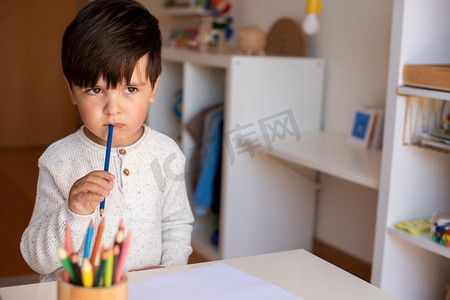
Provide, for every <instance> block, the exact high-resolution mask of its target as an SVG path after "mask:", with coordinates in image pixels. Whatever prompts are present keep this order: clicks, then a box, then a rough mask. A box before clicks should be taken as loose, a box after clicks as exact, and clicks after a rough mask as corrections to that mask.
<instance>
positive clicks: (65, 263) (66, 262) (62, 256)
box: [57, 246, 76, 282]
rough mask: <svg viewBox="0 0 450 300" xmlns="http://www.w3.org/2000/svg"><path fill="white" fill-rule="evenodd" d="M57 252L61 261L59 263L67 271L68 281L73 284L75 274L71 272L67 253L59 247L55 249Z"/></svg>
mask: <svg viewBox="0 0 450 300" xmlns="http://www.w3.org/2000/svg"><path fill="white" fill-rule="evenodd" d="M57 251H58V257H59V259H60V260H61V263H62V265H63V267H64V269H65V270H66V271H67V273H69V278H70V281H72V282H75V281H76V278H75V273H74V272H73V267H72V263H71V261H70V259H69V256H68V255H67V251H66V250H65V249H64V248H62V247H59V246H58V248H57Z"/></svg>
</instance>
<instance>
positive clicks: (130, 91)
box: [125, 86, 138, 94]
mask: <svg viewBox="0 0 450 300" xmlns="http://www.w3.org/2000/svg"><path fill="white" fill-rule="evenodd" d="M137 90H138V89H137V88H135V87H132V86H129V87H127V88H126V89H125V93H127V94H133V93H136V92H137Z"/></svg>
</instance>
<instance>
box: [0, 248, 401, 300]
mask: <svg viewBox="0 0 450 300" xmlns="http://www.w3.org/2000/svg"><path fill="white" fill-rule="evenodd" d="M222 262H224V263H226V264H228V265H230V266H232V267H235V268H237V269H239V270H241V271H243V272H246V273H248V274H250V275H253V276H255V277H257V278H259V279H261V280H264V281H266V282H270V283H272V284H275V285H277V286H279V287H281V288H283V289H285V290H287V291H289V292H291V293H293V294H295V295H298V296H300V297H303V298H305V299H308V300H313V299H346V300H351V299H355V300H361V299H377V300H384V299H395V298H394V297H393V296H391V295H389V294H387V293H386V292H384V291H382V290H380V289H379V288H377V287H375V286H373V285H371V284H369V283H367V282H365V281H363V280H361V279H359V278H357V277H355V276H353V275H352V274H350V273H347V272H345V271H344V270H342V269H339V268H338V267H336V266H334V265H332V264H330V263H328V262H326V261H324V260H322V259H321V258H319V257H317V256H315V255H313V254H311V253H309V252H307V251H305V250H293V251H286V252H278V253H271V254H263V255H257V256H249V257H242V258H235V259H227V260H222ZM211 263H214V262H208V263H201V264H192V265H186V266H178V267H171V268H165V269H154V270H146V271H139V272H133V273H128V277H129V279H130V281H138V280H142V279H145V278H149V277H154V276H158V275H161V274H168V273H173V272H177V271H181V270H187V269H191V268H196V267H198V266H203V265H205V264H211ZM0 296H1V299H2V300H10V299H42V300H44V299H45V300H53V299H56V282H47V283H37V284H29V285H22V286H13V287H6V288H0Z"/></svg>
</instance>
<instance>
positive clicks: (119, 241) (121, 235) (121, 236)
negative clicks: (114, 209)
mask: <svg viewBox="0 0 450 300" xmlns="http://www.w3.org/2000/svg"><path fill="white" fill-rule="evenodd" d="M124 238H125V232H123V231H122V230H119V231H118V232H117V234H116V237H115V238H114V246H116V245H117V246H119V247H120V248H122V243H123V240H124Z"/></svg>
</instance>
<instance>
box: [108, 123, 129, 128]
mask: <svg viewBox="0 0 450 300" xmlns="http://www.w3.org/2000/svg"><path fill="white" fill-rule="evenodd" d="M109 125H112V126H114V128H122V127H123V126H125V124H122V123H112V124H108V126H109Z"/></svg>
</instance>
